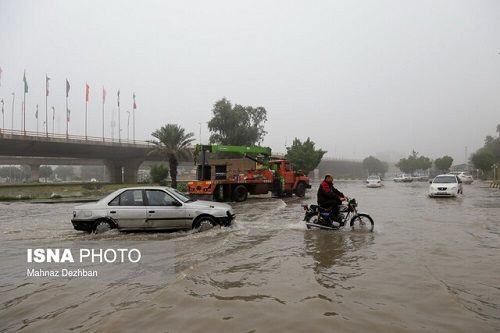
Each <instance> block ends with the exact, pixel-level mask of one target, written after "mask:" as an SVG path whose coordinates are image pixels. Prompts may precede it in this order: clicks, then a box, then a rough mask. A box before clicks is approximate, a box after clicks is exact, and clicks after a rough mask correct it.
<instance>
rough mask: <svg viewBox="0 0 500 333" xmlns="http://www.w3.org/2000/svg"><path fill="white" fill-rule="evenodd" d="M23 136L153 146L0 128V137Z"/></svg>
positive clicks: (125, 141)
mask: <svg viewBox="0 0 500 333" xmlns="http://www.w3.org/2000/svg"><path fill="white" fill-rule="evenodd" d="M13 135H16V136H23V137H26V139H34V138H36V139H58V140H79V141H89V143H113V144H126V145H142V146H153V144H152V143H151V142H148V141H144V140H131V139H126V138H125V139H124V138H121V139H118V138H106V137H104V138H103V137H102V136H101V137H97V136H84V135H74V134H68V135H66V134H60V133H46V132H36V131H18V130H10V129H0V138H1V137H9V136H13Z"/></svg>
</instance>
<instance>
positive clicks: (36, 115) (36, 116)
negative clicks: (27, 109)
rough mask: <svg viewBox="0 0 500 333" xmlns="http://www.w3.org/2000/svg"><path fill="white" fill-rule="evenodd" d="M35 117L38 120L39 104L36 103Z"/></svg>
mask: <svg viewBox="0 0 500 333" xmlns="http://www.w3.org/2000/svg"><path fill="white" fill-rule="evenodd" d="M35 118H36V119H37V120H38V104H37V105H36V112H35Z"/></svg>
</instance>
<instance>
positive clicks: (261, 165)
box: [188, 145, 311, 202]
mask: <svg viewBox="0 0 500 333" xmlns="http://www.w3.org/2000/svg"><path fill="white" fill-rule="evenodd" d="M200 153H201V164H199V165H198V170H197V178H198V180H196V181H190V182H188V191H189V194H190V196H191V197H192V198H197V199H204V200H214V201H236V202H241V201H245V200H246V199H247V198H248V195H249V194H267V193H269V192H272V193H273V196H276V197H284V196H291V195H293V194H295V195H296V196H298V197H303V196H304V195H305V193H306V189H308V188H311V185H310V183H309V177H308V176H307V175H304V174H303V173H301V172H300V171H294V170H293V166H292V165H291V163H290V162H288V161H287V160H285V159H273V158H271V148H269V147H244V146H225V145H197V146H196V150H195V156H197V155H199V154H200ZM207 153H212V154H214V153H215V154H216V153H237V154H240V155H243V156H244V157H246V158H248V159H250V160H252V161H253V162H255V167H254V168H251V169H248V170H244V171H243V172H237V173H234V172H232V171H231V170H227V165H209V163H208V160H207Z"/></svg>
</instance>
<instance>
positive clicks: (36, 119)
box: [35, 104, 38, 136]
mask: <svg viewBox="0 0 500 333" xmlns="http://www.w3.org/2000/svg"><path fill="white" fill-rule="evenodd" d="M35 114H36V136H38V104H37V105H36V113H35Z"/></svg>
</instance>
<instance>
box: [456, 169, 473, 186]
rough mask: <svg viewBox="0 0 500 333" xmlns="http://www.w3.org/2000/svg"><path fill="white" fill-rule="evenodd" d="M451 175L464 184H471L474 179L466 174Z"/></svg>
mask: <svg viewBox="0 0 500 333" xmlns="http://www.w3.org/2000/svg"><path fill="white" fill-rule="evenodd" d="M453 174H454V175H457V176H458V178H460V180H461V181H462V183H464V184H472V182H473V181H474V178H472V175H471V174H470V173H468V172H463V171H462V172H457V173H455V172H453Z"/></svg>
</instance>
